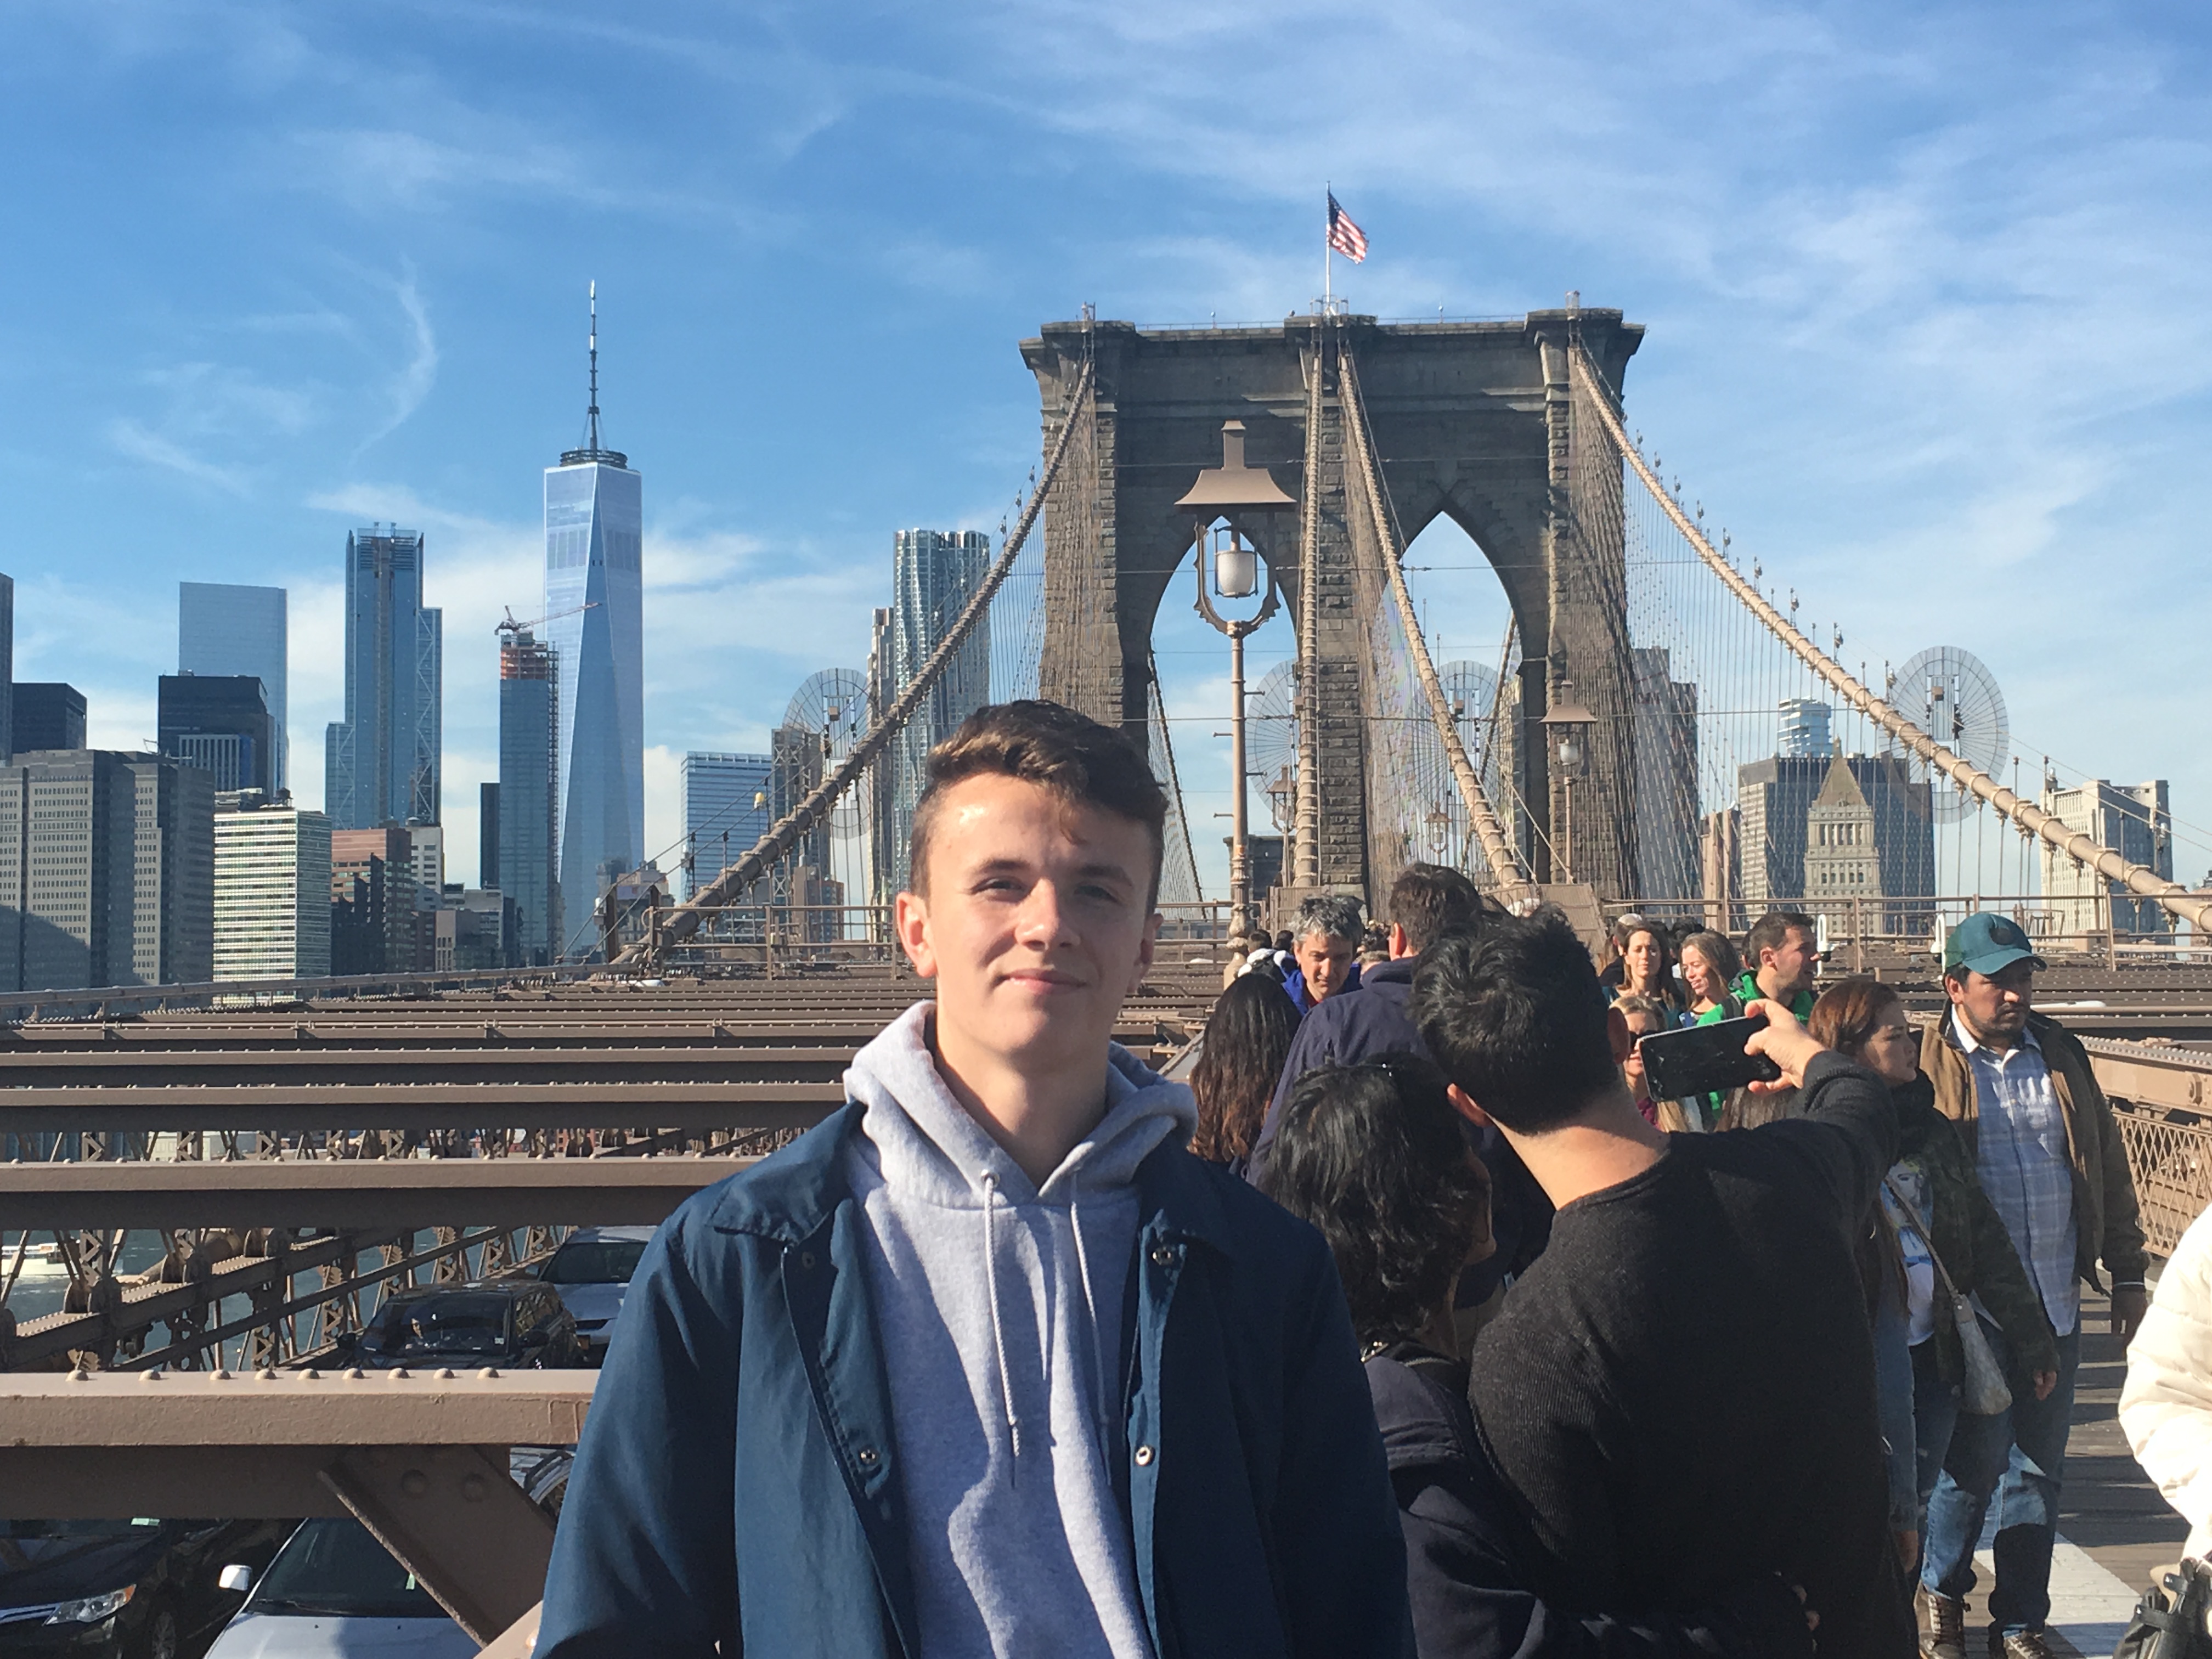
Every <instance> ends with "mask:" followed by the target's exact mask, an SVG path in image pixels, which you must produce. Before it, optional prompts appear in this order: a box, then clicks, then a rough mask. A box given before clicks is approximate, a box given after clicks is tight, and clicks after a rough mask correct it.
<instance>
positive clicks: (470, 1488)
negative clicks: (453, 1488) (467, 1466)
mask: <svg viewBox="0 0 2212 1659" xmlns="http://www.w3.org/2000/svg"><path fill="white" fill-rule="evenodd" d="M490 1490H491V1488H490V1487H489V1486H486V1485H484V1478H483V1476H482V1475H480V1474H469V1475H464V1476H462V1477H461V1496H462V1497H463V1498H466V1499H467V1500H468V1501H469V1502H470V1503H471V1504H481V1503H483V1500H484V1494H485V1493H486V1492H489V1491H490Z"/></svg>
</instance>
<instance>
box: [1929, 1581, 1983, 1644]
mask: <svg viewBox="0 0 2212 1659" xmlns="http://www.w3.org/2000/svg"><path fill="white" fill-rule="evenodd" d="M1913 1600H1914V1601H1917V1603H1918V1604H1919V1612H1920V1659H1966V1598H1965V1597H1963V1596H1958V1595H1942V1594H1940V1593H1938V1592H1937V1591H1935V1590H1932V1589H1928V1588H1927V1587H1926V1586H1925V1585H1923V1586H1922V1587H1921V1589H1920V1593H1919V1595H1917V1596H1915V1597H1914V1598H1913ZM1991 1634H1992V1636H1994V1635H1995V1632H1991Z"/></svg>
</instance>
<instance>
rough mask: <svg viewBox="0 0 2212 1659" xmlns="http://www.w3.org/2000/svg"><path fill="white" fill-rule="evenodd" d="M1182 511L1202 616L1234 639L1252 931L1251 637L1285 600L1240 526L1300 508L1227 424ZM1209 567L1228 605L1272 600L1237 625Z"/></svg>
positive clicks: (1243, 847) (1232, 690)
mask: <svg viewBox="0 0 2212 1659" xmlns="http://www.w3.org/2000/svg"><path fill="white" fill-rule="evenodd" d="M1176 506H1177V507H1184V508H1187V509H1188V510H1189V511H1190V512H1191V513H1192V515H1193V518H1194V536H1193V539H1194V541H1195V543H1196V544H1197V548H1198V611H1199V614H1200V616H1202V617H1205V618H1206V621H1207V622H1208V623H1211V624H1212V626H1213V627H1214V629H1216V630H1217V631H1218V632H1220V633H1222V634H1225V635H1228V637H1229V695H1230V698H1231V707H1230V717H1229V749H1230V768H1231V771H1233V772H1234V774H1235V775H1236V787H1235V788H1234V789H1233V790H1232V791H1231V795H1230V839H1229V909H1230V920H1231V924H1232V925H1233V926H1236V927H1240V928H1241V927H1249V926H1250V925H1251V921H1252V849H1251V842H1250V839H1249V833H1248V830H1247V827H1246V823H1245V795H1246V790H1245V777H1244V636H1245V635H1248V634H1250V633H1252V632H1254V631H1255V630H1256V629H1258V628H1259V627H1260V626H1261V623H1265V622H1266V621H1267V618H1268V617H1272V616H1273V615H1274V614H1275V607H1276V605H1277V604H1278V602H1279V597H1280V592H1279V588H1278V586H1277V585H1276V582H1275V568H1274V566H1273V564H1271V563H1270V562H1268V560H1267V556H1266V555H1265V554H1263V553H1261V551H1260V549H1259V547H1258V546H1257V544H1255V543H1254V542H1252V541H1251V540H1250V539H1249V538H1247V537H1246V536H1245V535H1244V533H1243V532H1242V531H1241V530H1239V529H1238V528H1237V523H1238V520H1244V519H1249V517H1251V516H1252V515H1253V514H1255V513H1272V512H1279V511H1281V510H1282V509H1284V508H1285V507H1296V506H1297V502H1296V501H1293V500H1291V497H1289V496H1288V495H1285V494H1284V493H1283V492H1282V490H1281V489H1279V487H1278V486H1277V484H1276V483H1275V481H1274V479H1273V477H1270V476H1269V474H1268V472H1267V468H1265V467H1261V466H1247V465H1244V422H1242V421H1225V422H1223V423H1222V427H1221V465H1219V466H1218V467H1207V468H1206V470H1205V471H1202V472H1200V474H1199V475H1198V480H1197V482H1196V483H1194V484H1192V485H1191V487H1190V489H1189V490H1188V492H1186V493H1185V495H1183V497H1182V500H1181V501H1177V502H1176ZM1209 552H1210V553H1211V555H1212V558H1211V560H1209V559H1208V554H1209ZM1209 562H1211V564H1212V567H1213V570H1212V578H1213V587H1214V590H1215V592H1218V594H1219V595H1220V597H1221V598H1223V599H1249V598H1251V597H1252V596H1253V595H1254V594H1255V593H1263V594H1264V597H1263V598H1262V599H1261V602H1260V609H1259V611H1257V612H1256V613H1255V614H1254V615H1253V616H1251V617H1248V618H1245V619H1243V620H1242V621H1232V620H1231V619H1229V618H1227V617H1224V616H1223V615H1222V614H1221V613H1220V612H1219V611H1217V610H1215V609H1214V607H1213V599H1212V596H1210V595H1209V594H1208V593H1207V592H1206V566H1207V564H1208V563H1209Z"/></svg>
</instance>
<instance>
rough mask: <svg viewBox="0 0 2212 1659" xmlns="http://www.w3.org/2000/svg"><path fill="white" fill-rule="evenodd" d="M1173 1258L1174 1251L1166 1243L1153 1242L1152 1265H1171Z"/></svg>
mask: <svg viewBox="0 0 2212 1659" xmlns="http://www.w3.org/2000/svg"><path fill="white" fill-rule="evenodd" d="M1175 1260H1176V1253H1175V1252H1174V1251H1173V1250H1172V1249H1169V1248H1168V1247H1167V1246H1166V1245H1164V1244H1155V1245H1153V1246H1152V1265H1153V1266H1154V1267H1174V1266H1175Z"/></svg>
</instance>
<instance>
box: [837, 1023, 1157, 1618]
mask: <svg viewBox="0 0 2212 1659" xmlns="http://www.w3.org/2000/svg"><path fill="white" fill-rule="evenodd" d="M933 1012H934V1007H933V1004H930V1003H926V1002H924V1003H917V1004H915V1006H913V1007H911V1008H909V1009H908V1010H907V1012H905V1013H903V1014H902V1015H901V1016H900V1017H899V1018H897V1019H896V1020H895V1021H893V1022H892V1023H891V1024H890V1025H889V1026H887V1027H886V1028H884V1031H883V1033H882V1034H881V1035H880V1036H878V1037H877V1038H876V1039H875V1041H873V1042H871V1043H869V1044H868V1046H867V1047H866V1048H863V1049H861V1050H860V1054H857V1055H856V1056H855V1057H854V1061H853V1067H852V1069H851V1070H850V1071H848V1072H847V1073H845V1088H846V1091H847V1093H848V1095H849V1096H850V1097H852V1098H853V1099H854V1100H857V1101H859V1102H860V1103H862V1104H863V1105H864V1106H866V1109H867V1110H866V1115H865V1116H864V1117H863V1118H862V1119H861V1121H860V1133H858V1134H856V1135H854V1137H853V1138H852V1139H851V1140H850V1141H849V1142H848V1144H847V1150H846V1154H845V1157H846V1176H847V1178H848V1180H849V1181H850V1182H851V1183H852V1187H853V1191H854V1194H855V1195H856V1196H857V1197H858V1198H859V1200H860V1206H861V1209H862V1212H864V1213H865V1214H866V1217H867V1218H868V1248H867V1251H866V1261H867V1268H866V1272H867V1281H868V1297H869V1301H870V1303H871V1304H872V1307H873V1309H874V1311H875V1316H876V1323H877V1327H878V1330H879V1331H880V1333H881V1335H882V1340H883V1346H884V1353H885V1354H886V1355H888V1356H889V1362H890V1393H891V1418H892V1425H893V1428H894V1430H895V1431H896V1436H897V1447H898V1455H899V1460H900V1462H901V1464H902V1467H903V1469H904V1485H905V1493H906V1509H907V1520H908V1543H907V1553H908V1559H909V1560H910V1562H911V1563H912V1565H913V1570H914V1580H915V1601H916V1603H917V1611H918V1614H919V1618H920V1622H921V1648H922V1651H923V1652H925V1653H927V1654H928V1655H929V1656H930V1659H970V1656H973V1659H987V1656H1000V1659H1003V1656H1006V1655H1013V1654H1052V1655H1054V1656H1055V1659H1083V1656H1094V1655H1095V1656H1113V1659H1150V1656H1151V1654H1152V1642H1151V1638H1150V1637H1149V1636H1148V1634H1147V1632H1146V1625H1145V1613H1144V1604H1143V1602H1142V1601H1141V1599H1140V1598H1139V1595H1138V1591H1137V1575H1136V1565H1135V1559H1134V1554H1133V1547H1132V1544H1131V1540H1130V1536H1129V1529H1128V1527H1127V1523H1126V1522H1124V1521H1123V1519H1122V1516H1121V1505H1120V1504H1119V1503H1118V1502H1117V1501H1116V1499H1115V1495H1114V1480H1113V1464H1112V1462H1111V1461H1110V1458H1111V1454H1110V1453H1109V1446H1110V1445H1111V1444H1112V1443H1113V1439H1112V1423H1113V1413H1114V1412H1115V1407H1116V1404H1117V1400H1118V1395H1119V1392H1120V1390H1119V1387H1118V1384H1119V1361H1120V1356H1121V1301H1122V1291H1123V1287H1124V1285H1125V1284H1126V1282H1127V1278H1128V1273H1129V1259H1130V1252H1131V1251H1132V1250H1133V1249H1134V1248H1135V1245H1136V1234H1137V1192H1136V1188H1135V1187H1134V1185H1133V1181H1134V1178H1135V1176H1136V1171H1137V1165H1138V1164H1139V1163H1141V1162H1142V1161H1143V1159H1144V1158H1145V1156H1146V1154H1147V1153H1149V1152H1151V1151H1152V1149H1153V1148H1154V1147H1155V1146H1158V1145H1159V1144H1160V1142H1161V1141H1163V1140H1164V1139H1167V1138H1168V1137H1169V1136H1170V1135H1173V1136H1175V1137H1176V1139H1177V1140H1178V1141H1182V1140H1188V1139H1189V1136H1190V1133H1191V1130H1192V1129H1193V1128H1194V1127H1195V1126H1196V1123H1197V1119H1198V1115H1197V1109H1196V1107H1195V1106H1194V1104H1193V1103H1192V1100H1191V1095H1190V1091H1189V1090H1188V1089H1187V1088H1185V1087H1184V1086H1183V1085H1182V1084H1180V1083H1166V1082H1163V1081H1162V1080H1161V1079H1159V1078H1158V1076H1157V1075H1156V1074H1155V1073H1152V1071H1151V1070H1149V1069H1148V1068H1147V1067H1146V1066H1144V1065H1142V1064H1141V1063H1140V1062H1139V1061H1138V1060H1134V1059H1133V1058H1132V1057H1131V1056H1130V1055H1129V1054H1127V1052H1126V1051H1125V1050H1123V1049H1121V1048H1118V1047H1115V1048H1112V1049H1111V1050H1110V1055H1111V1064H1110V1065H1109V1067H1108V1071H1107V1081H1106V1115H1105V1117H1104V1118H1103V1120H1102V1121H1100V1123H1099V1125H1098V1127H1097V1128H1096V1129H1094V1130H1092V1131H1091V1133H1090V1135H1089V1136H1088V1137H1086V1138H1085V1139H1084V1140H1083V1141H1082V1142H1080V1143H1079V1145H1078V1146H1076V1147H1075V1149H1074V1150H1073V1152H1069V1153H1068V1155H1067V1158H1066V1161H1065V1162H1064V1163H1062V1164H1060V1168H1059V1169H1057V1170H1054V1171H1053V1173H1052V1175H1051V1176H1049V1177H1048V1179H1047V1180H1046V1182H1045V1183H1044V1185H1043V1186H1042V1188H1038V1187H1033V1186H1032V1185H1030V1180H1029V1177H1028V1176H1024V1174H1023V1173H1022V1172H1021V1170H1020V1167H1019V1166H1018V1165H1017V1164H1015V1163H1014V1161H1013V1159H1012V1158H1009V1157H1008V1156H1007V1155H1006V1152H1004V1151H1003V1150H1002V1149H1001V1148H1000V1146H999V1145H998V1143H997V1142H996V1141H994V1140H993V1139H991V1137H990V1136H989V1135H988V1134H987V1133H985V1132H984V1131H983V1129H982V1127H981V1125H979V1124H978V1123H976V1121H975V1120H974V1119H973V1118H972V1117H970V1116H969V1115H968V1113H967V1111H966V1109H964V1108H963V1107H962V1106H961V1104H960V1103H959V1102H958V1101H957V1100H955V1099H954V1098H953V1097H952V1094H951V1091H949V1090H948V1089H947V1088H946V1087H945V1081H944V1079H942V1078H941V1077H939V1075H938V1071H937V1066H936V1060H935V1058H934V1056H933V1054H932V1052H931V1049H930V1046H929V1022H930V1019H931V1018H932V1016H933Z"/></svg>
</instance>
